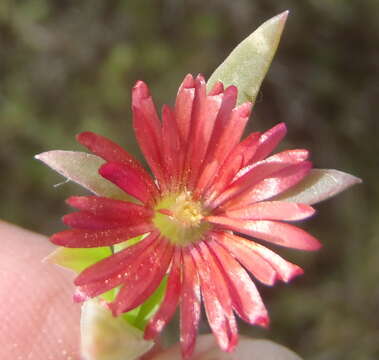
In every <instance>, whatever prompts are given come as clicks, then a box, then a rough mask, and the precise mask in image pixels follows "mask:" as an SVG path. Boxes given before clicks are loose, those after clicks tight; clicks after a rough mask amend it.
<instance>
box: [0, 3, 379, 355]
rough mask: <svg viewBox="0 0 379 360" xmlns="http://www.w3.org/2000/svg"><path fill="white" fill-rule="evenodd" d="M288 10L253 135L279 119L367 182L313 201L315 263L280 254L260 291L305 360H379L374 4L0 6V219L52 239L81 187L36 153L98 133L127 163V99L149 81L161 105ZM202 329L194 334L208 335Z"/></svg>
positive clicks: (299, 143) (297, 140) (130, 141)
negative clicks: (283, 272)
mask: <svg viewBox="0 0 379 360" xmlns="http://www.w3.org/2000/svg"><path fill="white" fill-rule="evenodd" d="M286 9H290V11H291V14H290V17H289V20H288V23H287V27H286V30H285V32H284V37H283V40H282V42H281V45H280V47H279V50H278V53H277V56H276V59H275V61H274V63H273V65H272V67H271V70H270V72H269V74H268V77H267V79H266V81H265V82H264V85H263V88H262V90H261V93H260V95H259V97H258V101H257V104H256V106H255V114H254V116H253V119H252V121H251V122H250V125H249V127H250V130H251V129H253V128H254V129H259V130H263V129H267V128H269V127H270V126H272V125H274V124H275V123H277V122H279V121H285V122H286V123H287V125H288V127H289V136H288V138H287V140H286V142H287V144H285V145H286V146H288V145H289V146H292V147H295V146H296V147H306V148H309V149H311V150H312V153H313V160H314V163H315V165H316V166H317V167H321V168H338V169H341V170H344V171H348V172H350V173H353V174H355V175H358V176H360V177H362V178H363V180H364V184H363V185H361V186H359V187H358V186H357V187H356V188H354V189H352V190H350V191H349V192H348V193H346V194H343V195H341V196H339V197H338V198H336V199H333V200H331V201H328V202H327V203H325V204H321V205H319V206H317V208H318V210H319V214H318V216H317V217H315V218H314V219H313V220H312V221H310V222H308V224H307V225H306V226H307V228H308V229H309V230H310V231H311V232H312V233H313V234H315V235H317V236H318V237H319V238H320V239H321V240H322V242H323V243H324V248H323V249H322V250H321V251H320V252H319V253H316V254H303V253H296V252H295V251H282V253H283V254H284V253H285V254H286V255H288V258H289V259H291V260H292V261H295V262H297V263H300V264H302V265H303V266H304V267H305V270H306V275H305V276H304V277H302V278H301V279H297V280H296V281H294V282H293V283H292V284H291V285H289V286H287V285H286V286H281V285H280V286H277V287H275V288H273V289H271V288H269V289H267V288H263V287H260V290H261V292H262V295H263V297H264V299H265V300H266V303H267V305H268V308H269V310H270V312H271V317H272V326H271V328H272V329H271V330H270V331H261V330H258V329H252V328H251V327H248V326H246V325H244V324H241V331H242V332H243V333H245V334H250V335H253V336H263V337H267V338H271V339H273V340H275V341H278V342H280V343H282V344H284V345H286V346H288V347H290V348H292V349H293V350H295V351H297V352H298V353H299V354H300V355H302V356H303V357H304V358H305V359H311V360H329V359H330V360H339V359H341V360H342V359H343V360H357V359H359V360H374V359H378V358H379V341H378V339H379V323H378V321H379V319H378V314H379V311H378V310H379V286H378V275H379V274H378V273H379V270H378V264H379V221H378V219H379V217H378V214H379V211H378V207H379V199H378V192H379V187H378V185H377V179H378V175H379V169H378V153H379V146H378V143H379V142H378V135H379V132H378V120H377V114H376V113H374V107H377V103H378V99H379V78H378V62H379V46H378V44H379V21H378V20H379V1H377V0H372V1H370V0H356V1H354V0H303V1H295V0H282V1H274V0H262V1H258V0H256V1H253V0H234V1H230V0H213V1H212V0H210V1H203V0H192V1H181V0H155V1H153V0H151V1H148V0H124V1H122V0H108V1H101V0H83V1H74V0H71V1H70V0H2V1H1V2H0V125H1V135H2V139H1V142H0V169H1V178H0V192H1V194H0V195H1V202H0V217H1V218H3V219H5V220H8V221H11V222H15V223H17V224H19V225H21V226H24V227H27V228H30V229H33V230H35V231H39V232H42V233H45V234H49V233H51V232H54V231H56V230H58V229H60V228H61V227H62V225H61V224H60V221H59V218H60V216H61V215H63V214H64V213H65V212H66V211H67V209H66V205H65V204H64V199H65V198H66V197H67V196H68V195H69V194H72V193H76V194H78V193H80V191H81V190H80V189H79V188H78V187H76V186H74V185H72V184H64V185H62V186H60V187H53V185H54V184H56V183H59V182H61V181H62V178H61V177H59V176H58V175H56V174H54V173H53V172H52V171H50V170H49V169H47V168H45V167H44V166H43V165H42V164H40V163H38V162H37V161H35V160H33V155H34V154H36V153H39V152H42V151H46V150H50V149H74V150H79V149H80V147H79V146H78V145H77V144H75V140H74V135H75V134H76V133H78V132H80V131H83V130H91V131H95V132H99V133H101V134H103V135H105V136H109V137H110V138H112V139H114V140H116V141H118V142H119V143H121V144H124V145H125V146H126V147H127V148H128V149H129V150H130V151H131V152H133V153H137V152H138V149H137V147H136V142H135V140H134V137H133V133H132V127H131V122H130V119H131V116H130V110H129V108H130V89H131V87H132V86H133V84H134V82H135V81H136V80H138V79H143V80H145V81H146V82H147V83H148V84H149V85H150V86H151V89H152V92H153V94H154V97H155V98H156V100H157V103H158V104H159V105H161V104H163V103H165V102H167V103H171V104H172V103H173V101H174V96H175V94H176V90H177V86H178V84H179V83H180V82H181V80H182V78H183V76H184V75H185V74H186V73H188V72H191V73H194V74H196V73H198V72H201V73H204V74H205V75H207V76H209V75H210V74H211V72H212V71H213V69H215V67H216V66H217V65H218V64H219V63H220V62H221V61H222V60H223V59H224V58H225V57H226V55H227V54H228V53H229V52H230V50H231V49H232V48H233V47H234V46H235V45H236V44H237V43H239V42H240V41H241V40H242V39H243V38H244V37H246V36H247V35H248V34H249V33H251V32H252V31H253V30H254V29H255V28H256V27H257V26H258V25H260V24H261V23H262V22H263V21H264V20H266V19H268V18H270V17H272V16H273V15H275V14H277V13H279V12H281V11H283V10H286ZM204 326H205V325H204Z"/></svg>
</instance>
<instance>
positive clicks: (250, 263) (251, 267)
mask: <svg viewBox="0 0 379 360" xmlns="http://www.w3.org/2000/svg"><path fill="white" fill-rule="evenodd" d="M216 240H217V241H218V242H219V243H220V244H222V245H223V246H224V248H225V249H226V250H227V251H228V252H230V253H231V254H232V255H233V256H234V257H235V258H236V259H237V260H238V261H239V262H240V263H241V264H242V265H243V266H244V267H245V268H246V269H247V270H248V271H249V272H250V273H251V274H252V275H254V277H256V278H257V280H259V281H260V282H261V283H263V284H265V285H269V286H271V285H274V283H275V280H276V271H275V269H274V268H273V267H272V266H271V265H270V263H269V262H267V261H266V260H265V259H263V258H262V257H261V256H260V255H258V254H256V253H255V252H253V251H251V250H250V249H249V248H248V247H246V246H245V245H244V243H242V242H240V241H239V238H238V237H237V236H235V235H231V234H228V233H220V236H218V237H217V238H216Z"/></svg>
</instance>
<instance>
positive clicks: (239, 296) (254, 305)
mask: <svg viewBox="0 0 379 360" xmlns="http://www.w3.org/2000/svg"><path fill="white" fill-rule="evenodd" d="M212 236H213V237H216V238H217V236H218V235H217V234H216V233H213V234H212ZM207 244H208V245H209V247H210V249H211V250H212V252H213V254H214V255H215V256H216V257H217V259H218V260H219V262H220V264H221V267H222V269H223V272H224V276H225V278H226V279H227V280H228V285H229V293H230V295H231V297H232V301H233V307H234V309H235V310H236V311H237V313H238V314H239V316H240V317H241V318H242V319H244V320H245V321H247V322H249V323H250V324H256V325H260V326H264V327H266V326H268V323H269V318H268V314H267V310H266V308H265V306H264V304H263V302H262V299H261V297H260V295H259V293H258V290H257V288H256V286H255V285H254V283H253V282H252V280H251V279H250V277H249V275H248V273H247V272H246V271H245V270H244V269H243V267H242V266H241V265H240V264H239V263H238V262H237V261H236V260H235V259H234V258H233V257H232V256H231V255H229V253H228V252H227V251H226V250H225V249H224V248H223V247H222V246H221V245H219V244H218V243H217V242H216V241H214V240H210V241H208V242H207Z"/></svg>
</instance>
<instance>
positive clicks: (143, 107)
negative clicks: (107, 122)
mask: <svg viewBox="0 0 379 360" xmlns="http://www.w3.org/2000/svg"><path fill="white" fill-rule="evenodd" d="M132 110H133V127H134V131H135V133H136V137H137V140H138V144H139V146H140V148H141V150H142V152H143V154H144V156H145V159H146V161H147V162H148V164H149V166H150V168H151V169H152V171H153V173H154V175H155V176H156V177H157V179H158V181H159V184H160V186H161V187H163V188H164V187H165V174H164V168H163V160H162V154H161V149H162V131H161V124H160V121H159V118H158V115H157V112H156V110H155V105H154V103H153V100H152V98H151V96H150V93H149V89H148V87H147V85H146V84H145V83H144V82H142V81H138V82H137V83H136V85H135V86H134V88H133V91H132Z"/></svg>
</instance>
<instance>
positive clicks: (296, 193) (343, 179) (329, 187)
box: [275, 169, 362, 205]
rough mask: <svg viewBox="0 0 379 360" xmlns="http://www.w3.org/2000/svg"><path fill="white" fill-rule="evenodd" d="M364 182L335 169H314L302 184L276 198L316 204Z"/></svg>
mask: <svg viewBox="0 0 379 360" xmlns="http://www.w3.org/2000/svg"><path fill="white" fill-rule="evenodd" d="M361 182H362V180H361V179H360V178H357V177H355V176H353V175H350V174H347V173H345V172H342V171H339V170H334V169H312V170H311V171H310V172H309V174H308V175H307V176H306V177H305V178H304V180H302V181H301V182H300V183H298V184H297V185H295V186H294V187H293V188H291V189H290V190H288V191H286V192H285V193H283V194H281V195H280V196H278V197H276V198H275V200H283V201H287V202H296V203H303V204H309V205H312V204H316V203H318V202H320V201H324V200H326V199H329V198H330V197H332V196H335V195H337V194H339V193H340V192H342V191H344V190H346V189H347V188H349V187H350V186H353V185H355V184H359V183H361Z"/></svg>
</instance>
